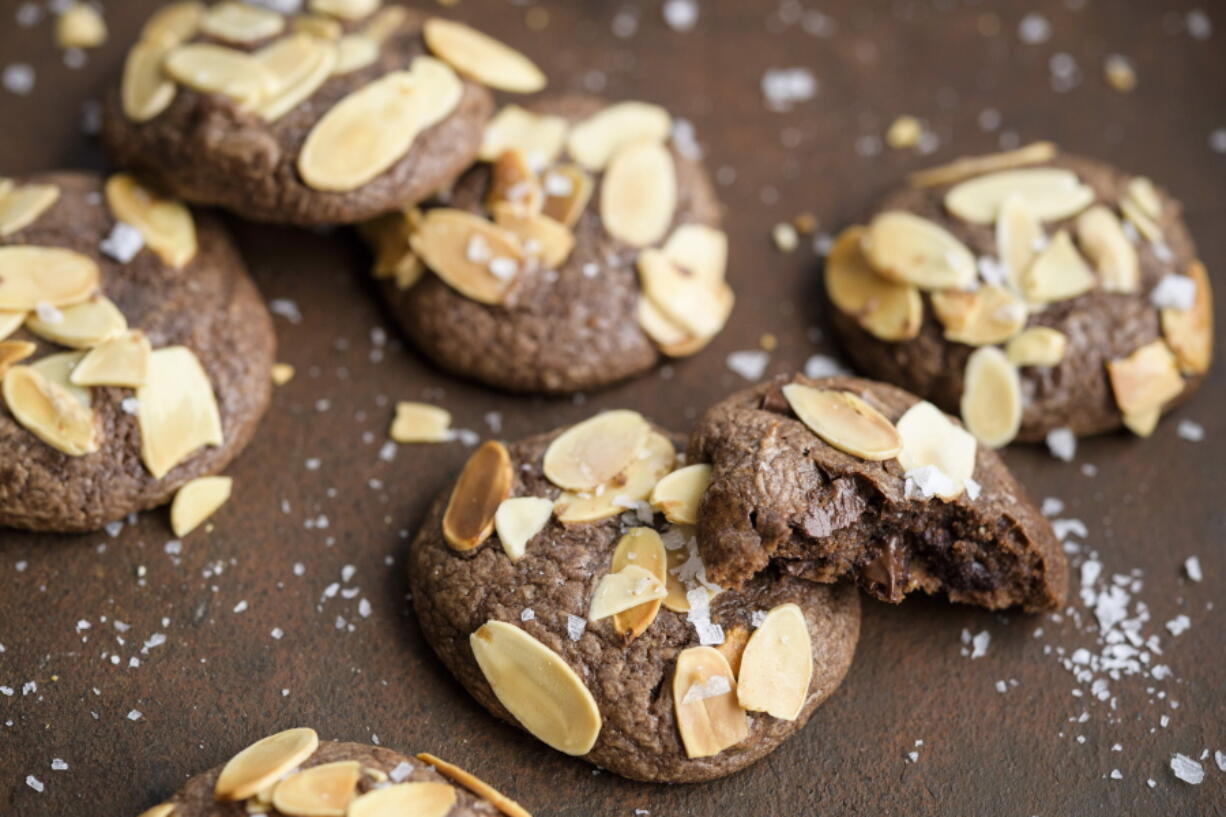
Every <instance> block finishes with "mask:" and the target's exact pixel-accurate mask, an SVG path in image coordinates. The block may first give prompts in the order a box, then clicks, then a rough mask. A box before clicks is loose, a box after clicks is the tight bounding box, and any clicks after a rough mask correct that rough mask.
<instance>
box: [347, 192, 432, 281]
mask: <svg viewBox="0 0 1226 817" xmlns="http://www.w3.org/2000/svg"><path fill="white" fill-rule="evenodd" d="M420 223H421V213H420V211H418V210H416V209H413V210H410V211H407V212H406V211H398V212H395V213H388V214H387V215H383V216H380V217H379V218H377V219H374V220H373V221H368V222H366V223H365V224H362V225H359V227H358V229H359V231H360V232H361V234H362V237H363V238H365V239H366V240H367V242H369V243H370V244H371V246H373V247H374V250H375V268H374V275H375V277H376V278H392V279H394V280H395V282H396V288H397V289H408V288H409V287H411V286H413V285H414V284H416V283H417V282H418V281H419V280H421V276H422V275H423V274H424V273H425V271H426V265H425V264H423V263H422V261H421V259H420V258H418V257H417V254H416V253H414V252H413V250H412V248H411V247H410V246H409V237H410V236H411V235H412V234H413V232H414V230H416V228H417V225H418V224H420Z"/></svg>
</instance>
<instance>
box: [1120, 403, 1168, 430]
mask: <svg viewBox="0 0 1226 817" xmlns="http://www.w3.org/2000/svg"><path fill="white" fill-rule="evenodd" d="M1161 418H1162V409H1150V410H1149V411H1142V412H1140V413H1137V414H1125V415H1124V427H1125V428H1127V429H1128V430H1129V431H1131V432H1132V433H1133V434H1136V435H1137V436H1138V437H1148V436H1149V435H1151V434H1153V433H1154V429H1155V428H1157V427H1158V420H1160V419H1161Z"/></svg>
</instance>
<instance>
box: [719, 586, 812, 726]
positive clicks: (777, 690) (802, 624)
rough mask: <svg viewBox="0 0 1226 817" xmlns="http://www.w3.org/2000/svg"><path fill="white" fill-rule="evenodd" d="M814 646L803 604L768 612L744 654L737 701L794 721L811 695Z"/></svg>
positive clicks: (784, 606) (744, 707)
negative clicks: (801, 607)
mask: <svg viewBox="0 0 1226 817" xmlns="http://www.w3.org/2000/svg"><path fill="white" fill-rule="evenodd" d="M812 677H813V645H812V641H811V639H810V637H809V625H808V622H806V621H805V614H804V613H803V612H802V611H801V609H800V607H799V606H797V605H796V604H793V603H790V602H789V603H787V604H781V605H779V606H778V607H775V608H773V609H772V610H771V611H770V612H768V613H767V614H766V618H765V619H763V621H762V624H761V625H759V626H758V628H757V629H756V630H754V631H753V633H752V634H751V635H750V636H749V641H748V642H747V643H746V644H745V649H744V651H743V652H742V653H741V662H740V671H739V674H738V676H737V688H736V691H737V701H738V702H739V703H740V705H741V708H742V709H745V710H748V711H750V712H765V713H767V714H768V715H771V716H773V717H776V718H779V719H780V720H785V721H794V720H796V718H797V717H799V716H800V712H801V710H802V709H804V705H805V701H806V700H807V699H808V697H809V682H810V680H811V679H812Z"/></svg>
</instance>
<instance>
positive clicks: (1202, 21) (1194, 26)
mask: <svg viewBox="0 0 1226 817" xmlns="http://www.w3.org/2000/svg"><path fill="white" fill-rule="evenodd" d="M1185 23H1186V25H1187V27H1188V33H1189V34H1191V35H1192V39H1194V40H1207V39H1209V37H1210V35H1212V34H1213V23H1211V22H1210V21H1209V15H1207V14H1205V12H1204V11H1203V10H1202V9H1192V10H1191V11H1189V12H1188V16H1187V17H1186V18H1185Z"/></svg>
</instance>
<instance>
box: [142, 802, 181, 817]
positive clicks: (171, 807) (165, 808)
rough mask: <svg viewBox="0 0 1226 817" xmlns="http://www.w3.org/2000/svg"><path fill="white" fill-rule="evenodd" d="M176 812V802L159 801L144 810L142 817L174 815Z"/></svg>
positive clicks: (168, 816)
mask: <svg viewBox="0 0 1226 817" xmlns="http://www.w3.org/2000/svg"><path fill="white" fill-rule="evenodd" d="M174 813H175V804H174V803H158V804H157V805H156V806H153V807H152V808H149V809H146V810H145V811H142V812H141V813H140V817H173V815H174Z"/></svg>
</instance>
